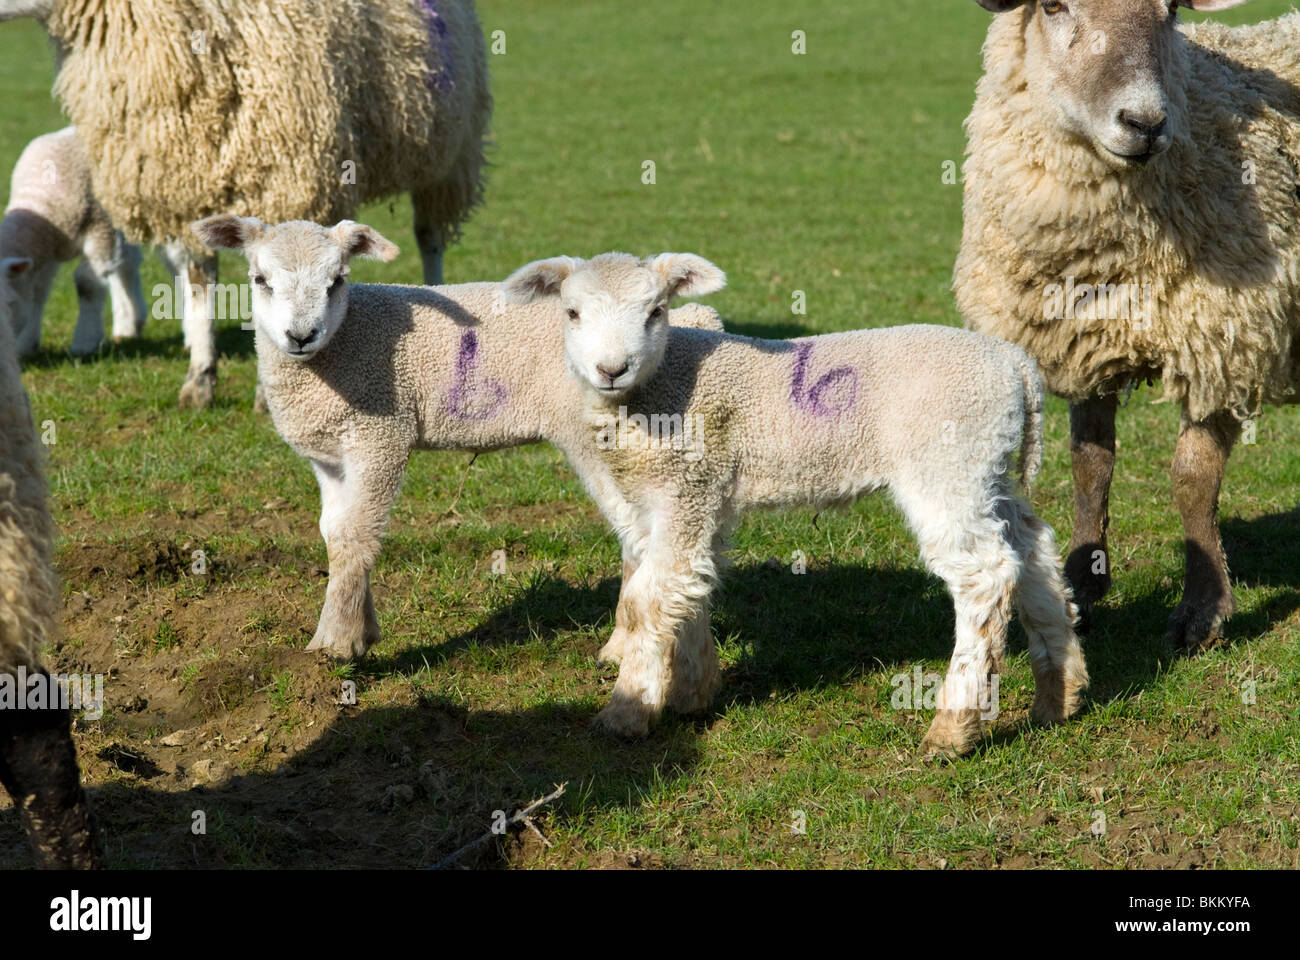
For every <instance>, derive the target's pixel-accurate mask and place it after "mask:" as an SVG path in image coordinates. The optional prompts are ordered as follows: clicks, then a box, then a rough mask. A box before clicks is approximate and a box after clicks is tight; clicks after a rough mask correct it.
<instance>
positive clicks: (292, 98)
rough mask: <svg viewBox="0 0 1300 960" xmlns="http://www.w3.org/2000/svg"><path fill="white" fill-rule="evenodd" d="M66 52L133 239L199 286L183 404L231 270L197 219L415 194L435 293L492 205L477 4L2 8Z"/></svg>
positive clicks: (100, 182)
mask: <svg viewBox="0 0 1300 960" xmlns="http://www.w3.org/2000/svg"><path fill="white" fill-rule="evenodd" d="M16 16H34V17H36V18H37V19H39V20H40V21H41V22H42V23H43V24H44V25H45V27H46V29H47V31H48V32H49V34H50V36H51V37H52V38H53V40H54V42H55V44H56V46H57V47H58V49H59V51H60V54H61V63H60V67H59V72H58V78H57V81H56V83H55V93H56V94H57V95H58V96H59V98H60V99H61V101H62V102H63V106H64V108H65V109H66V111H67V112H68V114H69V116H70V117H71V118H72V121H73V123H75V124H76V127H77V130H78V133H79V134H80V136H81V138H82V141H83V142H84V143H85V145H86V148H87V151H88V153H89V155H90V158H91V160H92V164H93V167H94V189H95V195H96V196H98V197H99V198H100V201H101V202H102V203H103V204H104V206H105V208H106V209H107V210H108V212H109V213H110V214H111V216H112V218H113V220H114V221H115V222H116V223H117V224H118V226H119V227H121V229H122V230H123V231H124V233H125V234H126V236H127V237H128V238H129V239H131V240H133V241H136V242H141V243H144V242H149V243H164V244H166V245H167V249H168V251H169V254H170V257H171V259H172V260H173V261H174V262H175V264H176V266H177V269H178V271H179V276H180V278H181V280H182V286H183V289H184V300H185V303H184V305H183V314H184V316H183V329H184V333H185V340H186V343H187V344H188V345H189V349H190V367H189V374H188V376H187V378H186V382H185V384H184V386H183V387H182V389H181V392H180V403H181V406H195V407H200V408H202V407H207V406H209V405H210V404H211V402H212V395H213V389H214V387H215V384H216V375H217V354H216V344H215V324H214V318H213V312H214V304H213V297H212V296H210V295H209V294H210V292H211V290H212V288H213V286H214V285H215V284H216V280H217V260H216V257H215V256H213V255H211V254H210V253H208V252H206V251H200V250H199V249H198V248H197V247H196V245H194V243H193V235H192V234H191V233H189V231H188V225H189V222H190V221H191V220H194V219H195V218H198V217H203V216H205V215H207V214H214V213H225V212H231V213H243V214H251V213H254V212H257V213H258V214H260V215H262V216H266V217H268V218H271V219H274V220H290V219H294V218H298V217H306V218H311V219H314V220H321V221H326V222H333V221H335V220H338V219H341V218H343V217H346V216H349V215H351V214H352V213H353V211H355V210H356V209H357V208H358V207H359V206H360V205H361V204H363V203H365V202H368V201H371V200H375V199H379V198H382V197H385V196H389V195H392V194H395V193H399V192H409V193H410V194H411V199H412V204H413V207H414V212H415V235H416V241H417V243H418V245H419V248H420V255H421V259H422V261H423V267H424V281H425V283H441V282H442V254H443V250H444V248H445V247H446V245H447V243H449V242H451V241H452V240H454V239H455V238H456V235H457V232H458V230H459V227H460V224H461V223H462V222H463V221H464V220H465V219H466V217H467V216H468V215H469V213H470V211H471V209H472V208H473V207H474V206H475V205H476V204H477V203H478V202H479V200H480V197H481V193H482V170H483V140H484V135H485V130H486V126H487V121H488V117H489V114H490V113H491V106H492V102H491V96H490V94H489V92H488V82H487V65H486V60H487V51H486V47H485V44H484V40H483V35H482V32H481V31H480V29H479V24H478V18H477V15H476V13H475V8H474V4H473V2H472V0H354V2H351V3H319V2H317V0H279V2H277V3H275V4H272V5H267V4H250V3H243V2H239V0H132V2H131V3H129V4H128V3H123V2H120V0H0V20H4V19H11V18H13V17H16Z"/></svg>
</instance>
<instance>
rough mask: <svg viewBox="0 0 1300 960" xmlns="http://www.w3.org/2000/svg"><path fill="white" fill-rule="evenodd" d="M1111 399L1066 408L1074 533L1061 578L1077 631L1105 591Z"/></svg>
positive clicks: (1083, 628) (1112, 418) (1112, 450)
mask: <svg viewBox="0 0 1300 960" xmlns="http://www.w3.org/2000/svg"><path fill="white" fill-rule="evenodd" d="M1118 406H1119V397H1117V396H1115V395H1114V394H1112V395H1110V396H1106V397H1094V398H1092V399H1090V400H1085V401H1083V402H1082V403H1072V404H1070V459H1071V461H1072V464H1073V469H1074V532H1073V534H1072V535H1071V537H1070V554H1069V559H1068V560H1067V561H1066V564H1065V576H1066V579H1067V580H1069V582H1070V589H1071V591H1072V592H1073V594H1074V602H1075V603H1076V604H1077V605H1078V607H1079V632H1080V633H1087V632H1088V630H1089V628H1090V627H1091V626H1092V608H1093V605H1094V604H1095V603H1096V602H1097V601H1098V600H1100V599H1101V598H1102V597H1104V596H1105V595H1106V592H1107V591H1108V590H1109V589H1110V552H1109V550H1108V548H1107V544H1106V533H1107V529H1108V528H1109V527H1110V481H1111V476H1112V474H1113V473H1114V470H1115V410H1116V409H1117V408H1118Z"/></svg>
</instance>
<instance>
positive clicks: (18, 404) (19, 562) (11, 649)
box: [0, 257, 102, 869]
mask: <svg viewBox="0 0 1300 960" xmlns="http://www.w3.org/2000/svg"><path fill="white" fill-rule="evenodd" d="M31 268H32V261H31V260H27V259H18V258H12V257H10V258H5V259H3V260H0V676H3V675H5V674H9V675H10V678H9V679H8V681H7V682H6V683H5V686H6V687H8V688H9V689H10V690H11V691H13V690H16V689H17V687H18V685H17V684H16V683H15V681H16V680H17V679H18V678H19V677H21V676H22V674H21V673H19V671H20V670H22V671H26V672H27V673H34V672H38V671H40V669H41V668H40V662H39V658H38V652H39V650H40V647H41V646H42V644H43V643H44V642H45V641H46V640H48V639H50V638H51V637H52V636H53V634H54V629H55V624H54V614H55V611H56V610H57V608H58V604H59V588H58V581H57V579H56V578H55V575H54V568H53V566H52V565H51V554H52V551H53V544H54V524H53V522H52V521H51V519H50V513H49V510H48V509H47V507H46V504H45V479H44V477H43V476H42V475H41V453H40V446H39V445H38V444H37V442H36V434H35V431H34V430H33V429H32V414H31V408H30V406H29V405H28V402H27V394H26V393H25V392H24V391H23V384H22V380H21V378H20V377H19V373H18V361H17V357H16V355H15V351H14V342H13V335H12V333H11V332H10V328H11V325H12V322H13V319H12V312H13V309H14V305H15V303H16V302H17V300H18V295H17V294H16V293H15V291H14V289H13V286H12V281H13V280H14V279H15V278H20V277H22V276H23V275H24V274H25V273H27V272H28V271H30V270H31ZM23 692H24V693H25V692H26V691H25V689H24V690H23ZM13 706H14V705H13V704H12V703H8V702H7V701H6V702H0V784H2V785H3V786H4V788H5V790H7V791H8V792H9V795H10V796H11V797H12V798H13V801H14V804H15V805H16V806H17V808H18V811H19V815H20V816H21V817H22V820H23V822H24V824H25V826H26V828H27V832H28V837H29V838H30V841H31V847H32V854H33V857H34V859H35V861H36V865H37V866H38V867H43V868H51V869H59V868H62V869H68V868H89V867H96V866H99V865H100V864H101V860H102V857H101V853H100V850H99V843H98V838H97V834H96V832H95V827H94V823H93V821H92V819H91V816H90V812H89V809H88V808H87V805H86V798H85V794H84V793H83V791H82V789H81V778H80V774H79V772H78V770H77V754H76V748H75V747H74V746H73V743H72V735H71V732H70V729H69V714H68V711H67V709H66V708H64V709H57V708H46V709H32V708H28V709H7V707H13Z"/></svg>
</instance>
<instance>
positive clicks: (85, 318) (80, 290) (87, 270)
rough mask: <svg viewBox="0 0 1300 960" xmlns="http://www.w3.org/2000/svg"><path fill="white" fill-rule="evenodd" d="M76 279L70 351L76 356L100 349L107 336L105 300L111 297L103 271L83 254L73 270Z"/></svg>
mask: <svg viewBox="0 0 1300 960" xmlns="http://www.w3.org/2000/svg"><path fill="white" fill-rule="evenodd" d="M72 280H73V283H74V284H76V287H77V326H76V329H74V330H73V332H72V346H71V347H69V348H68V349H69V352H71V353H72V355H73V356H74V357H85V356H89V355H90V354H92V353H94V352H95V351H96V350H98V349H99V344H100V341H102V340H103V339H104V302H105V301H106V300H107V299H108V287H107V285H106V284H105V283H104V278H103V277H102V276H101V275H100V271H99V268H97V267H96V266H95V264H94V263H92V262H91V261H90V259H89V258H88V257H83V258H82V260H81V262H80V263H79V264H77V269H76V270H74V271H73V273H72Z"/></svg>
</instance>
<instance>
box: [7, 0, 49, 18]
mask: <svg viewBox="0 0 1300 960" xmlns="http://www.w3.org/2000/svg"><path fill="white" fill-rule="evenodd" d="M53 11H54V0H0V20H16V19H18V18H19V17H35V18H36V19H37V20H42V21H44V20H48V19H49V17H50V14H51V13H52V12H53Z"/></svg>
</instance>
